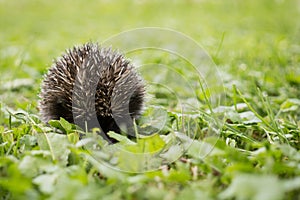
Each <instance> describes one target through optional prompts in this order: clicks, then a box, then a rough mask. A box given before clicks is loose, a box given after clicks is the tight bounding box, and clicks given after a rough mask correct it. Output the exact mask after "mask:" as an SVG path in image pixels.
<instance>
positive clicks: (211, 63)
mask: <svg viewBox="0 0 300 200" xmlns="http://www.w3.org/2000/svg"><path fill="white" fill-rule="evenodd" d="M299 19H300V1H299V0H245V1H238V0H226V1H221V0H219V1H218V0H214V1H207V0H189V1H183V0H182V1H180V0H178V1H158V0H157V1H156V0H154V1H145V0H141V1H138V0H135V1H129V0H124V1H106V0H102V1H80V0H76V1H71V0H65V1H58V0H52V1H39V0H32V1H26V0H18V1H17V0H10V1H9V0H2V1H0V27H1V30H0V40H1V42H0V74H1V79H0V197H1V199H80V200H81V199H255V200H260V199H265V200H275V199H278V200H280V199H299V198H300V144H299V140H300V23H299ZM86 42H98V43H99V44H100V45H102V46H105V47H111V48H112V49H118V50H119V51H120V52H122V53H124V54H125V56H126V57H127V58H129V59H130V60H131V62H132V63H133V64H134V65H135V66H137V69H138V71H139V73H140V74H141V76H142V77H143V79H144V80H145V83H146V85H147V97H146V103H145V108H144V112H143V114H142V116H141V118H140V119H138V120H137V122H136V124H135V125H136V126H135V128H136V130H138V131H136V132H138V133H137V138H136V139H132V140H129V139H128V138H127V137H125V136H124V135H118V134H115V133H114V132H110V133H109V134H110V136H111V137H113V138H115V139H116V140H118V141H119V142H118V143H116V144H108V143H107V142H106V141H105V140H103V139H102V138H101V137H100V136H99V135H98V134H97V131H98V130H96V129H94V130H93V131H90V132H86V131H83V130H78V129H76V128H75V126H74V125H72V124H70V123H68V122H67V121H65V120H64V119H60V120H56V121H55V120H53V121H51V122H50V123H49V124H47V125H46V124H44V123H42V122H41V120H40V116H39V112H38V108H37V104H38V100H39V98H38V94H39V91H40V85H41V82H42V80H43V75H44V74H45V73H46V72H47V70H48V68H49V67H50V66H51V65H52V62H53V60H54V59H55V58H57V57H59V56H60V55H61V54H62V53H63V52H65V50H66V49H69V48H72V47H73V46H74V45H80V44H84V43H86ZM62 133H63V134H62ZM80 135H81V137H80ZM82 135H84V137H82Z"/></svg>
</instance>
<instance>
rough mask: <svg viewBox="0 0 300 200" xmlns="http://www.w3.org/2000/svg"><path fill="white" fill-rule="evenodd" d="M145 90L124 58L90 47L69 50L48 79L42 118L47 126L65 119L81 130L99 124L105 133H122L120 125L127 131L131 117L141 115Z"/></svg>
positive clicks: (44, 86)
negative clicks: (124, 126) (54, 121)
mask: <svg viewBox="0 0 300 200" xmlns="http://www.w3.org/2000/svg"><path fill="white" fill-rule="evenodd" d="M144 90H145V89H144V84H143V81H142V79H141V78H140V76H139V75H138V74H137V72H136V70H135V68H134V67H133V66H132V65H131V64H130V63H129V61H128V60H126V59H125V58H124V56H123V55H121V54H119V53H117V52H115V51H112V50H111V49H108V48H100V47H99V46H98V45H97V44H92V43H87V44H85V45H83V46H80V47H74V48H73V49H71V50H68V51H67V52H66V53H65V54H63V55H62V57H60V58H58V59H57V60H56V61H55V62H54V64H53V65H52V67H51V68H50V69H49V71H48V73H47V74H46V75H45V78H44V81H43V83H42V88H41V93H40V95H39V97H40V101H39V109H40V114H41V117H42V120H43V121H44V122H48V121H49V120H51V119H59V118H60V117H63V118H64V119H66V120H67V121H69V122H71V123H76V124H77V125H79V126H81V127H82V128H85V126H86V125H88V128H93V127H97V126H98V125H99V124H100V127H101V129H102V130H103V132H104V133H107V132H108V131H110V130H112V131H115V132H118V133H120V132H121V130H120V127H119V125H120V123H121V124H124V125H126V126H127V128H128V127H129V126H131V125H130V124H128V123H130V120H128V119H129V118H128V116H129V117H130V118H131V119H132V118H136V117H138V116H139V115H140V112H141V109H142V106H143V100H144ZM95 119H96V120H95ZM129 129H130V128H129ZM129 129H128V130H129Z"/></svg>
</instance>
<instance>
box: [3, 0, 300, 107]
mask: <svg viewBox="0 0 300 200" xmlns="http://www.w3.org/2000/svg"><path fill="white" fill-rule="evenodd" d="M299 19H300V1H299V0H255V1H253V0H245V1H239V0H227V1H221V0H214V1H206V0H186V1H184V0H183V1H179V0H178V1H158V0H154V1H146V0H136V1H129V0H124V1H107V0H102V1H80V0H75V1H71V0H65V1H58V0H53V1H45V0H42V1H40V0H32V1H28V0H10V1H8V0H1V1H0V27H1V31H0V40H1V42H0V74H1V79H0V84H1V93H2V94H1V96H0V97H1V99H2V101H4V102H6V103H8V104H10V105H18V106H22V105H23V106H24V105H25V104H23V103H21V104H20V102H27V103H28V102H29V103H30V102H32V104H33V105H34V104H35V101H36V100H37V93H38V90H39V83H40V80H41V78H42V75H43V74H44V73H45V72H46V70H47V68H49V67H50V65H51V63H52V61H53V59H54V58H56V57H58V56H59V55H61V53H62V52H63V51H64V50H65V49H66V48H70V47H72V46H73V45H76V44H81V43H84V42H88V41H97V42H99V43H101V42H102V41H104V40H105V39H107V38H108V37H110V36H112V35H114V34H118V33H120V32H122V31H125V30H128V29H133V28H140V27H148V26H154V27H165V28H171V29H175V30H178V31H180V32H183V33H185V34H187V35H189V36H191V37H192V38H193V39H195V40H196V41H197V42H198V43H199V44H201V45H202V46H203V47H204V48H205V49H206V50H207V51H208V53H209V54H210V55H211V56H212V58H213V60H214V61H215V62H216V64H217V65H218V66H219V68H220V69H221V70H223V71H224V72H226V73H224V80H225V84H226V81H227V82H228V83H229V85H230V84H232V83H235V84H236V85H237V86H239V87H240V88H241V89H242V90H243V89H244V90H246V91H247V92H248V93H249V95H251V94H255V92H256V87H257V86H258V87H263V89H266V90H267V91H270V93H271V94H274V95H275V96H279V95H281V94H279V93H280V92H281V93H286V95H284V97H283V98H285V97H286V96H289V97H297V96H298V95H299V92H298V91H297V90H296V89H295V87H296V88H298V87H299V85H300V67H299V63H300V56H299V54H300V23H299ZM114 48H117V47H114ZM23 78H26V79H25V80H23ZM19 79H21V80H19ZM16 80H17V81H16ZM19 86H20V87H19ZM23 86H25V87H23ZM282 90H284V91H283V92H282ZM298 97H299V96H298Z"/></svg>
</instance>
